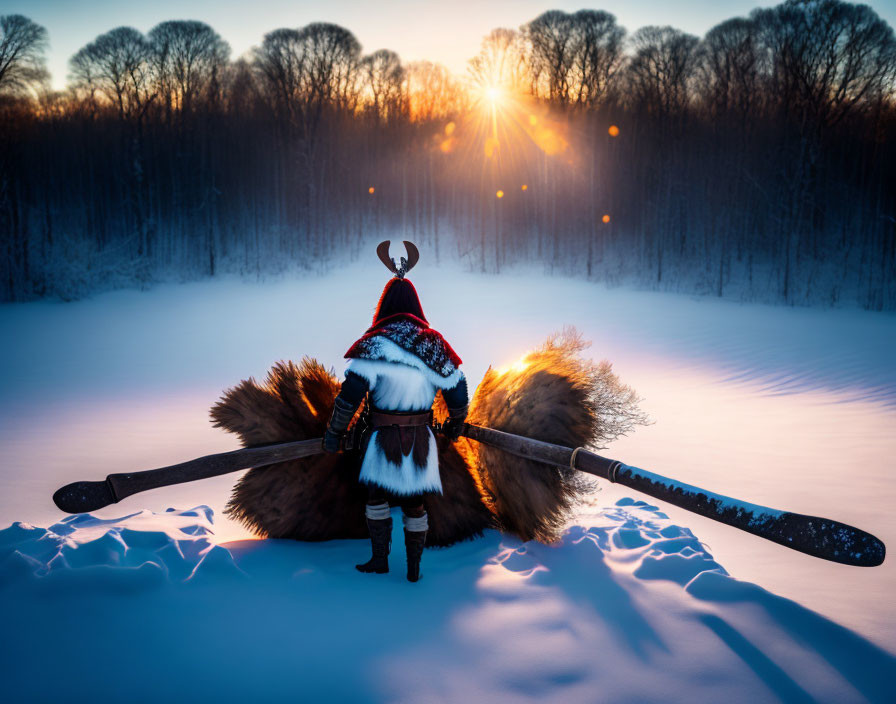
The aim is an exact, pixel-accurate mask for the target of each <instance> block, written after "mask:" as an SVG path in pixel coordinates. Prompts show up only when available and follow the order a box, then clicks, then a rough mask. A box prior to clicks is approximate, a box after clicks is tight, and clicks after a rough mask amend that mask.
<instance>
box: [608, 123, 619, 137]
mask: <svg viewBox="0 0 896 704" xmlns="http://www.w3.org/2000/svg"><path fill="white" fill-rule="evenodd" d="M607 132H609V133H610V136H611V137H618V136H619V128H618V127H617V126H616V125H610V129H608V130H607Z"/></svg>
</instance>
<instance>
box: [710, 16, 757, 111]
mask: <svg viewBox="0 0 896 704" xmlns="http://www.w3.org/2000/svg"><path fill="white" fill-rule="evenodd" d="M757 40H758V38H757V31H756V25H755V23H754V22H753V21H752V20H749V19H743V18H735V19H731V20H727V21H726V22H722V23H721V24H719V25H717V26H716V27H713V28H712V29H711V30H709V32H707V34H706V36H705V37H704V39H703V42H702V44H701V47H700V55H699V63H698V73H699V75H700V77H701V89H700V92H701V95H702V98H703V101H704V103H705V105H706V108H707V109H708V111H709V112H710V114H711V115H713V116H715V117H719V116H723V115H726V114H728V113H730V112H734V113H736V114H737V115H739V116H740V117H741V119H742V121H745V120H746V118H747V117H748V116H749V115H751V114H752V113H753V112H754V111H755V110H756V109H757V107H758V106H757V102H758V100H759V99H760V97H761V95H762V91H761V90H760V73H759V58H760V57H759V53H760V49H759V46H758V41H757ZM742 126H743V125H742Z"/></svg>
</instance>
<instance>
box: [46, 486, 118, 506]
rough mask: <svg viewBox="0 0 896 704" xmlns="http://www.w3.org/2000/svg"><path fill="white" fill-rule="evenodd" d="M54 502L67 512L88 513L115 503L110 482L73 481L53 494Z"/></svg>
mask: <svg viewBox="0 0 896 704" xmlns="http://www.w3.org/2000/svg"><path fill="white" fill-rule="evenodd" d="M53 503H54V504H56V506H57V507H58V508H59V509H60V510H61V511H65V512H66V513H87V512H88V511H96V510H97V509H100V508H103V507H104V506H108V505H109V504H114V503H115V496H114V495H113V494H112V489H111V488H110V486H109V484H108V482H105V481H101V482H72V483H71V484H66V485H65V486H64V487H62V488H61V489H58V490H57V491H56V493H55V494H53Z"/></svg>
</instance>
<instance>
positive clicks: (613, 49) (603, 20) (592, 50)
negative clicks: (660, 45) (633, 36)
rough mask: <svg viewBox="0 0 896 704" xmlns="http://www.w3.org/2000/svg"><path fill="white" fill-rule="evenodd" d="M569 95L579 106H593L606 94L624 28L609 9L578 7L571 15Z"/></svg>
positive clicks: (620, 55) (619, 55) (619, 60)
mask: <svg viewBox="0 0 896 704" xmlns="http://www.w3.org/2000/svg"><path fill="white" fill-rule="evenodd" d="M572 36H573V46H572V55H573V58H572V62H571V67H570V69H571V70H570V73H571V79H570V83H571V85H572V95H570V100H571V101H572V102H574V103H575V104H576V105H580V106H588V107H591V106H594V105H597V104H599V103H601V102H602V101H603V100H604V99H605V98H606V96H607V94H608V92H609V89H610V84H611V81H612V80H613V78H614V77H615V75H616V72H617V70H618V69H619V67H620V66H621V64H622V58H623V53H622V49H623V40H624V39H625V29H624V28H622V27H620V26H619V25H617V24H616V18H615V17H614V16H613V15H611V14H610V13H609V12H603V11H598V10H579V11H578V12H576V13H575V14H574V15H573V16H572Z"/></svg>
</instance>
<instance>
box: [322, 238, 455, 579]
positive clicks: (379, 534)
mask: <svg viewBox="0 0 896 704" xmlns="http://www.w3.org/2000/svg"><path fill="white" fill-rule="evenodd" d="M405 245H406V246H407V248H408V253H409V259H408V260H405V259H402V265H401V267H397V266H396V265H395V263H394V262H393V261H392V260H391V259H389V258H388V247H389V243H388V242H384V243H381V244H380V246H379V247H378V248H377V252H378V254H379V256H380V259H381V260H382V261H383V263H384V264H386V266H387V267H388V268H389V269H390V270H391V271H393V273H394V274H395V278H393V279H391V280H390V281H389V282H388V283H387V284H386V287H385V289H384V290H383V294H382V296H381V297H380V300H379V303H378V305H377V308H376V312H375V313H374V317H373V325H372V326H371V327H370V328H368V330H367V331H366V332H365V333H364V335H362V336H361V337H360V338H359V339H358V340H357V341H356V342H355V343H354V344H353V345H352V346H351V348H349V350H348V352H346V355H345V356H346V358H347V359H348V363H347V365H346V370H345V381H344V382H343V384H342V389H341V391H340V392H339V396H337V398H336V404H335V407H334V410H333V416H332V417H331V419H330V423H329V426H328V428H327V433H326V435H325V436H324V449H326V450H327V451H329V452H335V451H338V450H339V448H340V446H341V441H342V437H343V436H344V434H345V432H346V430H347V428H348V424H349V423H350V421H351V419H352V417H353V416H354V414H355V412H356V411H357V409H358V407H359V406H360V404H361V403H362V402H363V401H364V400H365V399H366V400H367V405H366V409H365V413H366V423H367V426H368V429H369V430H368V432H367V433H366V435H365V437H364V439H363V440H362V454H363V459H362V462H361V469H360V475H359V480H360V481H361V483H363V484H366V485H367V487H368V501H367V507H366V516H367V525H368V529H369V531H370V538H371V545H372V549H373V556H372V557H371V559H370V560H369V561H368V562H366V563H364V564H360V565H357V568H358V569H359V570H360V571H361V572H375V573H379V574H382V573H385V572H388V571H389V567H388V554H389V549H390V545H391V533H392V518H391V514H390V508H389V502H390V501H392V502H393V503H397V504H400V505H401V507H402V511H403V514H404V523H405V545H406V548H407V556H408V579H409V580H410V581H412V582H416V581H417V580H418V579H419V578H420V559H421V555H422V552H423V545H424V542H425V538H426V531H427V530H428V519H427V514H426V510H425V508H424V498H425V495H426V494H428V493H438V494H441V493H442V483H441V478H440V476H439V461H438V451H437V447H436V441H435V435H434V434H433V431H432V410H431V409H432V404H433V401H434V399H435V395H436V392H437V391H438V390H441V392H442V395H443V397H444V399H445V402H446V404H447V406H448V412H449V418H448V421H447V422H446V423H445V432H446V435H448V436H449V437H452V439H456V438H457V434H458V433H459V431H460V427H461V426H462V425H463V421H464V419H465V418H466V414H467V406H468V403H469V395H468V391H467V382H466V378H465V377H464V374H463V372H462V371H461V370H460V368H459V367H460V364H461V360H460V357H458V356H457V354H456V353H455V352H454V350H453V349H452V348H451V346H450V345H449V344H448V343H447V341H445V339H444V338H443V337H442V336H441V335H440V334H439V333H438V332H436V331H435V330H434V329H432V328H431V327H430V326H429V323H428V321H427V320H426V317H425V316H424V314H423V308H422V306H421V305H420V299H419V297H418V296H417V291H416V289H415V288H414V285H413V284H412V283H411V282H410V281H408V280H407V279H405V278H404V275H405V273H407V271H408V270H410V268H411V267H412V266H413V265H414V264H415V263H416V260H417V257H418V256H419V255H418V254H417V249H416V247H414V246H413V244H411V243H409V242H405Z"/></svg>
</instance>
